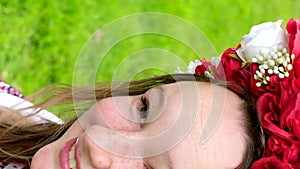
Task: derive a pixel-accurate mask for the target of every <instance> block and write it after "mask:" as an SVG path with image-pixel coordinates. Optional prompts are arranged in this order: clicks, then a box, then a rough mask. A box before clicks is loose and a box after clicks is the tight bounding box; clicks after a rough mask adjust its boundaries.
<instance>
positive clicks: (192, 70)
mask: <svg viewBox="0 0 300 169" xmlns="http://www.w3.org/2000/svg"><path fill="white" fill-rule="evenodd" d="M198 65H202V62H201V61H200V60H198V59H196V60H195V61H194V62H193V61H190V63H189V65H188V67H187V70H186V72H183V71H182V70H181V69H180V67H177V70H175V72H176V73H188V74H195V69H196V67H197V66H198Z"/></svg>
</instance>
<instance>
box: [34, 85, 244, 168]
mask: <svg viewBox="0 0 300 169" xmlns="http://www.w3.org/2000/svg"><path fill="white" fill-rule="evenodd" d="M241 102H242V101H241V99H240V98H238V96H236V95H235V94H234V93H232V92H230V91H229V90H227V89H225V88H222V87H218V86H216V85H212V84H210V83H204V82H178V83H173V84H168V85H162V86H159V87H155V88H153V89H150V90H148V91H147V92H146V93H144V94H142V95H137V96H121V97H112V98H106V99H103V100H101V101H99V102H98V103H97V104H95V105H94V106H93V107H92V108H91V109H90V110H89V111H87V112H86V113H84V114H83V115H82V116H81V117H80V118H79V119H78V120H77V121H76V122H75V123H74V124H73V125H72V127H70V128H69V130H68V131H67V132H66V133H65V134H64V135H63V136H62V137H61V138H60V139H58V140H57V141H55V142H53V143H51V144H49V145H47V146H45V147H43V148H42V149H40V150H39V151H38V152H37V153H36V154H35V156H34V157H33V160H32V166H31V168H33V169H39V168H41V169H42V168H47V169H57V168H62V169H66V168H77V169H90V168H96V169H120V168H121V169H183V168H184V169H199V168H206V169H207V168H212V169H214V168H235V167H237V166H238V165H239V164H240V163H241V162H242V159H243V154H244V152H245V147H246V144H245V138H244V137H243V134H244V131H243V129H242V125H241V117H242V116H243V115H242V114H243V113H242V112H241V110H240V104H241ZM144 120H146V121H145V122H144Z"/></svg>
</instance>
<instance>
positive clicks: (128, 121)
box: [92, 97, 141, 131]
mask: <svg viewBox="0 0 300 169" xmlns="http://www.w3.org/2000/svg"><path fill="white" fill-rule="evenodd" d="M92 114H93V115H92V120H95V119H98V120H97V121H94V125H95V124H96V125H103V126H107V127H109V128H112V129H115V130H129V131H135V130H139V129H140V128H141V125H140V121H139V120H140V115H139V111H138V110H137V107H135V106H134V105H132V104H131V102H130V101H129V99H128V97H122V98H107V99H103V100H101V101H99V102H98V103H97V105H96V109H94V111H93V113H92Z"/></svg>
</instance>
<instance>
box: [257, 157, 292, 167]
mask: <svg viewBox="0 0 300 169" xmlns="http://www.w3.org/2000/svg"><path fill="white" fill-rule="evenodd" d="M251 169H293V167H292V166H291V165H290V164H288V163H283V162H281V161H280V160H278V159H277V158H276V157H274V156H272V157H265V158H261V159H260V160H258V161H255V162H254V163H253V164H252V166H251Z"/></svg>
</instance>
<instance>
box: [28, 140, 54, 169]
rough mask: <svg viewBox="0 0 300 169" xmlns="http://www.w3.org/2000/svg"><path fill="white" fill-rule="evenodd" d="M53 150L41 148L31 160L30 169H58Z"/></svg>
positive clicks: (52, 148)
mask: <svg viewBox="0 0 300 169" xmlns="http://www.w3.org/2000/svg"><path fill="white" fill-rule="evenodd" d="M56 159H57V155H56V153H55V148H54V147H53V146H51V145H47V146H45V147H43V148H41V149H40V150H39V151H38V152H37V153H35V155H34V156H33V158H32V161H31V166H30V169H45V168H47V169H58V168H59V166H58V162H57V160H56Z"/></svg>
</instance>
